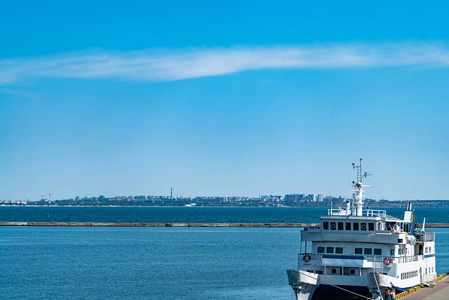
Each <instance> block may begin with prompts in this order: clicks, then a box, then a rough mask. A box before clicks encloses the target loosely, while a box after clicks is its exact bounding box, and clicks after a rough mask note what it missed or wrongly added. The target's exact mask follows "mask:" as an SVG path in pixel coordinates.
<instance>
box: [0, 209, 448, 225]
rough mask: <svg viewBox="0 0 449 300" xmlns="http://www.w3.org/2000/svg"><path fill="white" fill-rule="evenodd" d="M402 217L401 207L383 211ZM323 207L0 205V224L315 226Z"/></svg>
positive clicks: (421, 212) (441, 216) (422, 212)
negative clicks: (104, 223)
mask: <svg viewBox="0 0 449 300" xmlns="http://www.w3.org/2000/svg"><path fill="white" fill-rule="evenodd" d="M386 210H387V213H388V214H389V215H392V216H396V217H400V218H402V216H403V214H404V208H386ZM325 214H327V208H324V207H298V208H287V207H285V208H279V207H266V208H263V207H250V208H240V207H31V206H30V207H20V206H19V207H17V206H0V222H2V221H10V222H43V221H52V222H112V223H114V222H130V223H145V222H161V223H166V222H169V223H178V222H180V223H183V222H186V223H301V222H303V223H316V222H319V217H320V216H321V215H325ZM415 214H416V221H417V222H419V223H420V222H422V220H423V218H424V217H426V222H427V223H447V222H449V217H448V216H449V207H442V208H416V209H415Z"/></svg>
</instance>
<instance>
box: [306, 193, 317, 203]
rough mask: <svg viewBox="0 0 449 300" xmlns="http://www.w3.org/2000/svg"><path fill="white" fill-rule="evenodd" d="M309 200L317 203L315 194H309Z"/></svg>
mask: <svg viewBox="0 0 449 300" xmlns="http://www.w3.org/2000/svg"><path fill="white" fill-rule="evenodd" d="M307 200H309V201H312V202H315V201H316V197H315V194H309V195H308V196H307Z"/></svg>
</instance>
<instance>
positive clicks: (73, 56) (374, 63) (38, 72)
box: [0, 43, 449, 85]
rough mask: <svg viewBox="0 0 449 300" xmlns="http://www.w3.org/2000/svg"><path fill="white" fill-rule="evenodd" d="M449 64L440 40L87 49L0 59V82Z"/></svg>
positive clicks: (174, 77) (148, 78) (176, 77)
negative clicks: (175, 48)
mask: <svg viewBox="0 0 449 300" xmlns="http://www.w3.org/2000/svg"><path fill="white" fill-rule="evenodd" d="M410 65H429V66H436V67H448V66H449V47H447V46H446V45H445V44H442V43H440V44H436V43H434V44H426V43H417V44H412V43H408V44H386V45H346V46H345V45H318V46H317V45H315V46H289V47H282V46H272V47H249V46H248V47H243V46H240V47H230V48H211V49H204V48H202V49H184V50H177V51H173V50H171V51H168V50H145V51H133V52H113V51H102V50H101V51H100V50H98V51H87V52H74V53H67V54H63V55H53V56H47V57H37V58H14V59H4V60H0V85H9V84H14V83H17V82H20V81H24V80H30V79H38V78H84V79H95V78H116V79H122V80H139V81H172V80H182V79H189V78H198V77H206V76H217V75H225V74H231V73H235V72H240V71H246V70H257V69H285V68H292V69H305V68H323V69H331V68H353V67H364V68H368V67H387V66H410Z"/></svg>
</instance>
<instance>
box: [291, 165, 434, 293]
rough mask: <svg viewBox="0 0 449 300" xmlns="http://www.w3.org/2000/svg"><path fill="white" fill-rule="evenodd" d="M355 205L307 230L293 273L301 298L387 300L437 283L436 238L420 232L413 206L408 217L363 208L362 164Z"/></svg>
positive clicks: (331, 212)
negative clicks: (393, 293) (391, 293)
mask: <svg viewBox="0 0 449 300" xmlns="http://www.w3.org/2000/svg"><path fill="white" fill-rule="evenodd" d="M353 167H354V168H355V169H357V181H356V182H353V186H354V188H355V190H354V192H355V195H354V199H353V202H352V203H351V202H348V203H347V205H346V207H344V208H337V209H329V210H328V215H327V216H322V217H321V222H320V223H321V226H319V227H317V228H305V229H304V230H303V231H301V249H300V254H299V257H298V267H297V269H296V270H287V274H288V279H289V284H290V285H291V286H292V288H293V290H294V291H295V294H296V299H298V300H299V299H325V298H326V299H337V298H339V297H340V298H343V299H351V297H354V299H363V298H361V296H362V297H365V298H367V299H370V298H373V299H375V300H378V299H383V298H382V297H383V293H384V291H385V289H386V288H392V287H397V288H399V289H406V288H410V287H413V286H415V285H419V284H421V283H424V282H427V281H429V280H433V279H435V277H436V270H435V233H433V232H426V231H424V226H423V228H422V229H420V231H417V230H416V229H415V228H414V227H415V226H414V215H413V209H412V205H411V203H409V204H408V205H407V208H406V210H405V213H404V218H403V219H402V220H401V219H398V218H395V217H392V216H388V215H387V214H386V211H385V210H374V209H368V208H367V209H364V208H363V188H364V187H366V185H363V184H362V179H363V177H366V176H368V175H369V174H367V173H366V172H365V173H362V159H360V165H359V166H355V165H354V164H353ZM330 293H334V294H335V297H331V296H330Z"/></svg>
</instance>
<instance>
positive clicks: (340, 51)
mask: <svg viewBox="0 0 449 300" xmlns="http://www.w3.org/2000/svg"><path fill="white" fill-rule="evenodd" d="M0 7H1V9H0V24H1V26H0V35H1V36H2V37H3V39H2V40H3V43H2V47H0V118H1V120H2V122H0V136H1V141H0V171H1V172H0V182H1V184H2V185H1V186H2V188H1V189H0V199H14V200H26V199H36V198H40V195H45V194H48V193H52V198H53V197H54V199H67V198H71V197H74V195H103V194H104V195H165V194H170V188H171V187H173V189H174V190H173V194H174V195H179V196H181V195H182V196H184V197H193V196H196V195H213V196H226V195H248V196H249V197H257V196H258V195H259V194H279V195H286V194H294V193H296V192H297V191H307V192H308V193H314V194H323V195H341V196H343V197H347V198H349V197H351V195H352V193H351V188H350V184H351V182H352V180H354V179H355V175H356V174H355V172H354V170H353V169H352V167H351V163H352V162H355V163H357V162H358V160H359V158H360V157H362V158H363V159H364V169H365V170H366V171H368V172H369V173H370V174H372V176H370V177H369V178H367V180H366V183H367V184H373V185H374V188H371V189H366V191H365V195H366V196H367V197H368V198H373V199H391V200H407V199H423V200H424V199H425V200H445V199H449V185H448V184H447V180H448V178H449V176H448V171H449V159H448V153H449V130H448V129H447V128H448V125H447V124H448V122H447V112H448V111H449V101H448V99H449V85H448V84H447V83H448V82H449V59H448V58H449V39H448V37H447V32H448V30H449V22H447V13H446V12H447V9H448V7H449V4H447V3H445V2H436V3H433V4H432V5H429V4H428V3H424V2H422V3H421V2H417V3H411V2H405V1H397V2H391V1H390V2H387V1H377V2H376V3H364V2H357V1H348V2H345V3H340V2H333V1H320V2H316V3H308V2H302V1H278V2H276V3H273V2H271V1H257V2H246V1H245V2H243V3H242V2H241V1H214V2H210V1H195V2H183V1H153V2H151V1H149V2H145V3H144V2H139V1H128V2H126V3H125V2H122V1H115V0H112V1H108V2H101V1H77V2H58V1H50V0H44V1H39V2H31V1H30V2H27V1H25V2H9V3H3V4H0Z"/></svg>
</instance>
